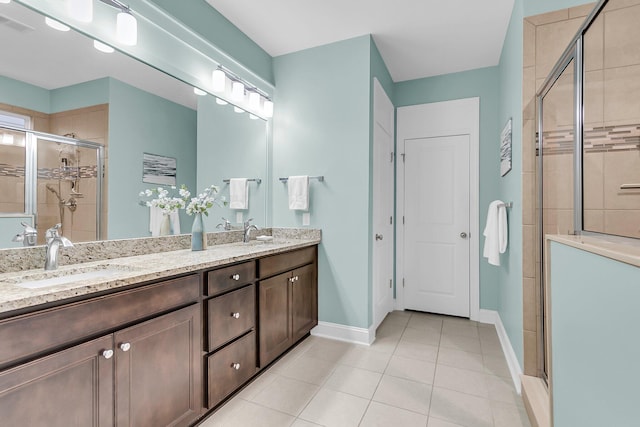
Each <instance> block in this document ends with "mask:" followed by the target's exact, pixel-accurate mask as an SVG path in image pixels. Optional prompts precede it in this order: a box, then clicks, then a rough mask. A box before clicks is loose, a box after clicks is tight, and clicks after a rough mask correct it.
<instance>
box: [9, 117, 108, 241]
mask: <svg viewBox="0 0 640 427" xmlns="http://www.w3.org/2000/svg"><path fill="white" fill-rule="evenodd" d="M0 129H6V130H11V131H15V132H24V133H25V165H24V210H25V212H24V215H25V216H31V217H33V221H34V224H33V225H34V227H35V226H37V218H38V192H37V188H36V187H37V181H38V165H37V157H38V156H37V155H38V142H37V140H38V139H41V140H44V141H50V142H54V143H59V144H66V145H72V146H75V147H81V148H89V149H94V150H96V154H97V159H96V170H97V173H96V240H102V239H103V238H104V237H103V235H102V206H103V204H102V201H103V194H104V193H103V183H104V152H105V148H104V146H103V145H102V144H98V143H96V142H91V141H84V140H80V139H75V138H69V137H66V136H59V135H53V134H50V133H46V132H40V131H36V130H31V129H24V128H21V127H15V126H10V125H0ZM16 214H17V213H0V217H9V216H15V215H16Z"/></svg>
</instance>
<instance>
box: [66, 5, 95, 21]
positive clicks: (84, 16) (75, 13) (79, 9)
mask: <svg viewBox="0 0 640 427" xmlns="http://www.w3.org/2000/svg"><path fill="white" fill-rule="evenodd" d="M67 7H68V9H69V14H70V15H71V17H72V18H73V19H75V20H76V21H80V22H87V23H89V22H91V21H93V0H67Z"/></svg>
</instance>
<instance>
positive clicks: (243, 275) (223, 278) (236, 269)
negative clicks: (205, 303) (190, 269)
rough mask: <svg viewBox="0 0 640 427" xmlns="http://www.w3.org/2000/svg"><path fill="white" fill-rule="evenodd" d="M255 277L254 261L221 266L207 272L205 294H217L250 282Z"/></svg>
mask: <svg viewBox="0 0 640 427" xmlns="http://www.w3.org/2000/svg"><path fill="white" fill-rule="evenodd" d="M255 278H256V263H255V261H249V262H243V263H242V264H236V265H232V266H230V267H223V268H219V269H217V270H213V271H210V272H209V273H207V291H206V292H207V295H217V294H220V293H223V292H227V291H230V290H232V289H235V288H239V287H241V286H243V285H246V284H247V283H251V282H253V281H254V280H255Z"/></svg>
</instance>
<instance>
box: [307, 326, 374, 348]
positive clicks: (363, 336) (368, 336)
mask: <svg viewBox="0 0 640 427" xmlns="http://www.w3.org/2000/svg"><path fill="white" fill-rule="evenodd" d="M311 335H313V336H316V337H323V338H330V339H333V340H338V341H346V342H350V343H354V344H363V345H371V343H373V340H375V339H376V331H375V329H373V326H371V327H370V328H369V329H367V328H357V327H355V326H345V325H340V324H338V323H331V322H318V326H316V327H315V328H313V329H312V330H311Z"/></svg>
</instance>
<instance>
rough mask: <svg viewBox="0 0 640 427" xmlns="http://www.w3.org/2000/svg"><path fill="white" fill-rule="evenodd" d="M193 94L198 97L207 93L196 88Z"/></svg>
mask: <svg viewBox="0 0 640 427" xmlns="http://www.w3.org/2000/svg"><path fill="white" fill-rule="evenodd" d="M193 93H195V94H196V95H198V96H205V95H206V94H207V92H205V91H203V90H202V89H199V88H197V87H194V88H193Z"/></svg>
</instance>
